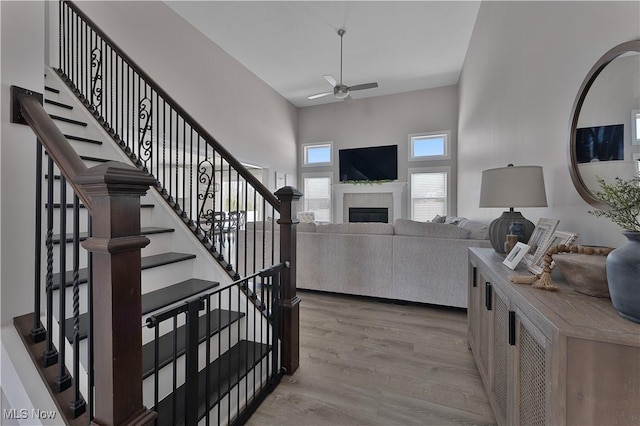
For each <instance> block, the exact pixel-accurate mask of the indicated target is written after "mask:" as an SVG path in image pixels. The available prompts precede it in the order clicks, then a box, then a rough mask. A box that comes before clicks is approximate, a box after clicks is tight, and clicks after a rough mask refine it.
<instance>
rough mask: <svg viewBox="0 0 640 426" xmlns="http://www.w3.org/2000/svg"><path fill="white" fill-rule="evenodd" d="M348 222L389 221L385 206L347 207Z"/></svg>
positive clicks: (387, 210)
mask: <svg viewBox="0 0 640 426" xmlns="http://www.w3.org/2000/svg"><path fill="white" fill-rule="evenodd" d="M349 222H382V223H389V209H388V208H387V207H349Z"/></svg>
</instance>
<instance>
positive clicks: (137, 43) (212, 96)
mask: <svg viewBox="0 0 640 426" xmlns="http://www.w3.org/2000/svg"><path fill="white" fill-rule="evenodd" d="M76 4H77V5H78V6H79V7H80V8H81V9H82V10H83V11H84V12H85V13H86V14H87V15H89V17H90V18H91V19H92V20H93V21H94V22H95V23H96V24H97V25H98V27H100V28H101V29H102V30H103V31H105V32H106V33H107V34H108V35H109V36H110V37H111V38H112V39H113V41H114V42H115V43H116V44H117V45H119V46H120V47H121V48H123V49H125V52H126V53H127V54H128V55H129V56H130V57H131V58H133V60H134V61H136V62H137V63H138V65H140V67H141V68H142V69H143V70H144V71H145V72H147V73H148V74H149V75H150V76H151V77H152V78H153V79H154V80H155V81H156V83H158V84H159V85H160V86H161V87H162V88H163V89H164V90H166V91H167V93H169V95H170V96H172V97H173V98H174V99H175V100H176V101H177V102H178V103H179V104H180V105H181V106H182V107H183V108H185V109H186V110H187V111H188V112H189V113H190V114H191V115H192V116H193V117H194V119H195V120H196V121H198V122H199V123H200V124H201V125H202V126H203V127H204V128H205V129H207V130H208V131H209V133H210V134H211V135H212V136H213V137H215V138H216V139H217V140H218V141H219V142H220V143H221V144H222V145H223V146H224V147H225V148H226V149H228V150H229V151H230V152H231V154H233V155H234V156H235V157H236V158H238V159H239V160H240V161H244V162H247V163H251V164H256V165H260V166H263V167H268V168H270V170H271V171H272V172H273V171H283V172H286V173H287V174H289V175H292V176H294V175H295V171H296V156H297V154H296V134H295V130H296V120H297V117H296V114H297V110H296V108H295V107H294V106H293V105H292V104H291V103H289V102H288V101H287V100H285V99H284V98H283V97H282V96H280V95H279V94H278V93H276V92H275V91H274V90H273V89H272V88H271V87H269V86H268V85H266V84H265V83H264V82H263V81H262V80H260V79H258V78H257V77H256V76H255V75H254V74H252V73H251V72H250V71H248V70H247V69H246V68H244V67H243V66H242V65H241V64H240V63H239V62H237V61H236V60H235V59H233V58H232V57H231V56H229V55H228V54H227V53H226V52H225V51H223V50H222V49H221V48H220V47H218V46H217V45H216V44H215V43H213V42H212V41H211V40H209V39H208V38H206V37H205V36H204V35H203V34H202V33H200V32H199V31H197V30H196V29H195V28H194V27H193V26H192V25H191V24H189V23H187V22H186V21H185V20H184V19H182V18H181V17H180V16H179V15H177V14H176V13H175V12H173V10H171V9H170V8H169V7H168V6H166V5H165V4H164V3H162V2H156V1H127V2H113V1H95V2H94V1H91V2H77V3H76ZM269 178H270V180H269V183H270V185H269V186H270V187H273V185H274V173H269Z"/></svg>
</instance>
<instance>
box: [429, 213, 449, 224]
mask: <svg viewBox="0 0 640 426" xmlns="http://www.w3.org/2000/svg"><path fill="white" fill-rule="evenodd" d="M446 219H447V217H446V216H440V215H439V214H437V215H436V217H434V218H433V219H431V222H432V223H444V221H445V220H446Z"/></svg>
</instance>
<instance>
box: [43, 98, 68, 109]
mask: <svg viewBox="0 0 640 426" xmlns="http://www.w3.org/2000/svg"><path fill="white" fill-rule="evenodd" d="M44 103H46V104H49V105H54V106H58V107H61V108H65V109H73V107H72V106H71V105H69V104H65V103H62V102H58V101H53V100H51V99H45V100H44Z"/></svg>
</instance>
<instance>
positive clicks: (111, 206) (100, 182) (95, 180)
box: [74, 162, 156, 426]
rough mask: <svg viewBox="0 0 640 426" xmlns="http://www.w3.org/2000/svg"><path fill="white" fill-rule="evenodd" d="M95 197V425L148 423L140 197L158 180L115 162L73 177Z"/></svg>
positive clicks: (150, 416) (90, 247)
mask: <svg viewBox="0 0 640 426" xmlns="http://www.w3.org/2000/svg"><path fill="white" fill-rule="evenodd" d="M74 183H75V184H76V185H78V186H79V187H80V188H81V189H82V190H83V191H84V192H85V193H86V194H87V195H88V196H89V197H90V200H91V217H92V220H93V229H92V236H91V238H89V239H88V240H87V241H85V242H84V243H83V244H82V245H83V247H84V248H86V249H87V250H89V251H90V252H92V253H93V313H94V314H93V317H94V323H93V336H94V378H95V401H96V403H95V414H94V420H93V424H96V425H109V426H115V425H150V424H153V420H154V419H155V417H156V413H155V412H153V411H151V410H148V409H147V408H146V407H144V406H143V402H142V329H141V324H142V312H141V311H142V308H141V304H140V301H141V296H140V293H141V289H140V280H141V278H140V273H141V269H140V268H141V254H140V250H141V249H142V248H143V247H145V246H146V245H147V244H149V240H148V239H147V238H146V237H143V236H141V235H140V197H141V196H142V195H144V194H146V192H147V190H148V189H149V185H151V184H153V183H154V179H153V178H152V177H151V176H150V175H149V174H148V173H145V172H142V171H141V170H138V169H137V168H135V167H133V166H129V165H126V164H122V163H117V162H109V163H105V164H102V165H100V166H96V167H93V168H91V169H89V170H87V171H86V172H84V173H82V174H81V175H79V176H77V177H76V179H74Z"/></svg>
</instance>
